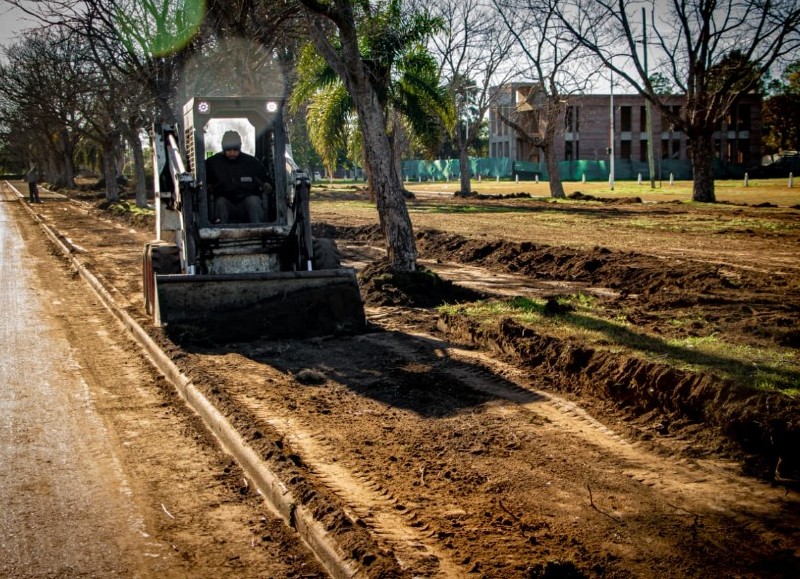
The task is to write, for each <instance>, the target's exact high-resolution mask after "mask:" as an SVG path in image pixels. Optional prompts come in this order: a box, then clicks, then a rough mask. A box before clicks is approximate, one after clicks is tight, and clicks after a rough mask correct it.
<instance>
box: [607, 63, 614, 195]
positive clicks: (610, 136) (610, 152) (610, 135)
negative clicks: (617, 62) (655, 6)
mask: <svg viewBox="0 0 800 579" xmlns="http://www.w3.org/2000/svg"><path fill="white" fill-rule="evenodd" d="M609 64H611V60H610V59H609ZM609 71H610V73H609V78H610V81H611V99H610V101H609V123H608V139H609V147H608V155H609V162H610V164H609V172H608V184H609V186H610V187H611V190H612V191H613V190H614V69H609Z"/></svg>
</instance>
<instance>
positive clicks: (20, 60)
mask: <svg viewBox="0 0 800 579" xmlns="http://www.w3.org/2000/svg"><path fill="white" fill-rule="evenodd" d="M82 50H83V48H82V47H81V46H80V45H79V44H77V43H75V42H74V41H72V40H71V39H70V38H69V36H68V35H66V34H65V33H64V32H63V31H58V30H55V29H53V30H49V31H48V30H38V31H35V32H32V33H30V34H29V35H28V36H27V37H26V38H25V39H24V40H23V41H21V42H20V43H18V44H16V45H13V46H11V47H9V48H7V49H5V57H6V58H5V62H3V63H2V65H0V93H2V95H3V96H4V107H3V110H2V111H0V115H2V119H3V121H4V124H6V125H7V126H8V127H9V128H10V129H13V130H12V131H11V132H10V135H11V137H12V138H13V139H15V143H14V144H15V145H16V146H18V147H21V148H23V149H25V150H28V151H30V156H33V157H35V158H36V160H37V161H38V163H39V166H40V167H42V168H43V170H44V172H45V177H46V179H47V180H48V181H49V182H51V183H53V184H55V185H66V186H68V187H72V186H74V176H75V168H74V164H73V163H74V155H75V148H76V146H77V144H78V141H79V138H80V128H81V126H82V124H83V122H84V117H83V116H82V115H81V113H80V103H81V102H83V101H85V100H86V99H87V95H88V93H89V87H88V86H87V85H86V84H85V69H84V68H83V66H82V64H81V62H82V57H81V51H82Z"/></svg>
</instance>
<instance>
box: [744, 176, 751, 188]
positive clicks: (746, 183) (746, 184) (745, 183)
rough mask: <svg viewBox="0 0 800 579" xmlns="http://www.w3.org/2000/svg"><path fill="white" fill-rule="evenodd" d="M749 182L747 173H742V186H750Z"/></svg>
mask: <svg viewBox="0 0 800 579" xmlns="http://www.w3.org/2000/svg"><path fill="white" fill-rule="evenodd" d="M749 182H750V176H749V175H748V174H747V173H745V174H744V186H745V187H749V186H750V183H749Z"/></svg>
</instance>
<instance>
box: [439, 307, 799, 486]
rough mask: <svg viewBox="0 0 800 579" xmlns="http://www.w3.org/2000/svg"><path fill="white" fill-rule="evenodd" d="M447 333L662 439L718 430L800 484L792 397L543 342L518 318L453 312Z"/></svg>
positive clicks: (741, 450) (754, 468)
mask: <svg viewBox="0 0 800 579" xmlns="http://www.w3.org/2000/svg"><path fill="white" fill-rule="evenodd" d="M440 326H441V327H442V328H445V329H447V330H448V331H449V332H450V333H451V334H454V335H457V336H458V337H459V338H460V339H467V340H469V341H470V342H473V343H475V344H479V345H481V346H483V347H489V348H491V349H493V350H496V351H501V352H503V353H505V354H508V355H511V356H512V357H513V358H515V359H516V361H517V362H518V363H520V364H522V365H524V366H526V367H528V368H530V369H531V371H533V372H535V373H537V374H541V375H544V376H546V377H547V381H548V382H549V383H551V384H553V385H554V386H555V387H557V388H558V389H560V390H563V391H568V392H571V393H574V394H588V395H590V396H593V397H596V398H600V399H607V400H611V401H613V402H614V403H615V404H616V405H618V406H619V407H621V408H624V409H626V410H627V412H628V413H630V414H632V415H633V416H634V417H642V416H647V418H648V419H649V420H650V421H652V422H655V423H657V424H658V428H659V429H660V430H659V433H660V434H667V433H668V432H669V433H671V434H673V433H679V432H680V431H682V430H692V429H693V427H694V426H696V425H700V424H705V425H707V426H710V427H712V428H713V429H715V430H716V431H717V432H718V433H719V435H721V436H722V438H723V440H728V441H730V442H733V443H734V446H733V447H731V448H728V451H729V452H732V453H734V454H737V455H739V458H741V459H743V460H744V462H745V464H746V466H747V468H748V470H750V471H751V473H752V474H756V475H759V476H762V477H765V478H770V479H773V478H776V477H783V478H791V479H800V402H798V401H795V400H793V399H790V398H788V397H787V396H783V395H780V394H777V393H767V392H753V391H747V392H745V391H743V390H742V389H740V388H738V387H737V386H736V385H734V384H732V383H730V382H727V381H721V380H720V379H718V378H716V377H714V376H711V375H709V374H705V373H697V372H685V371H682V370H678V369H675V368H672V367H669V366H667V365H665V364H658V363H653V362H649V361H646V360H642V359H639V358H636V357H633V356H625V355H621V354H619V353H618V352H609V351H602V350H598V349H595V348H592V347H590V346H586V345H581V344H576V343H572V342H569V341H565V340H562V339H559V338H556V337H553V336H546V335H542V334H539V333H537V332H536V331H535V330H534V329H532V328H530V327H528V326H523V325H521V324H519V323H517V322H514V321H512V320H510V319H504V320H501V321H500V322H499V323H498V324H497V325H496V326H494V327H488V328H487V327H486V326H478V325H477V324H476V323H475V322H472V321H470V320H467V319H465V318H463V317H462V316H459V315H458V314H455V315H452V314H446V313H445V314H442V323H441V324H440ZM694 434H695V435H697V434H698V433H694ZM711 445H712V446H713V442H712V443H711ZM715 450H716V449H715ZM695 452H696V451H695Z"/></svg>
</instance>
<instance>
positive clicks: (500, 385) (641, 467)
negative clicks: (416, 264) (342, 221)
mask: <svg viewBox="0 0 800 579" xmlns="http://www.w3.org/2000/svg"><path fill="white" fill-rule="evenodd" d="M365 339H366V340H368V341H370V342H371V343H372V344H373V345H374V346H375V347H381V348H385V349H389V350H391V351H392V352H394V353H395V354H397V355H399V356H404V357H406V358H409V359H417V360H419V359H420V358H421V357H423V356H425V355H426V352H430V351H431V349H432V347H433V350H434V351H435V352H436V353H437V355H438V356H439V358H440V360H441V361H442V362H443V363H444V367H442V366H439V367H437V371H439V372H443V373H447V374H449V375H451V376H452V377H454V378H455V379H456V380H458V381H460V382H462V383H463V384H465V385H467V386H468V387H470V388H472V389H474V390H477V391H479V392H483V393H485V394H487V395H489V396H491V397H493V398H495V397H496V398H501V399H503V400H507V401H509V402H512V403H514V404H515V406H514V408H513V409H509V408H508V407H507V406H503V407H500V406H495V407H493V408H491V410H490V411H491V412H499V413H503V414H504V415H505V416H507V417H508V419H509V420H514V417H513V414H515V413H520V412H528V413H532V414H536V415H538V416H540V417H542V418H544V419H546V420H547V421H549V422H550V424H552V425H553V427H554V428H555V429H557V430H559V431H561V432H563V433H564V434H565V435H568V436H571V437H577V438H581V439H583V440H584V441H585V443H586V444H588V445H592V446H595V447H597V448H598V449H599V450H600V451H601V452H602V453H603V454H605V455H607V456H610V457H613V464H612V465H610V467H609V468H608V471H609V472H611V471H613V470H614V468H617V467H619V468H621V472H622V473H623V474H624V475H625V476H628V477H629V478H631V479H633V480H636V481H638V482H640V483H642V484H643V485H646V486H648V487H651V488H653V489H654V490H658V491H660V492H662V493H664V494H666V495H669V496H670V497H671V499H670V500H671V501H672V502H674V503H676V504H679V505H682V506H675V509H676V510H682V511H685V512H687V513H694V512H695V511H699V510H701V509H705V508H711V509H713V510H716V511H717V512H719V513H720V514H723V515H725V516H730V517H733V518H734V519H735V520H737V521H739V522H740V523H742V524H745V525H748V526H751V527H752V526H757V527H759V532H760V533H762V534H764V535H765V536H770V537H772V538H775V539H777V538H778V535H777V534H775V533H773V528H772V525H771V524H769V523H770V522H774V521H775V520H777V519H778V518H781V519H782V524H784V525H787V526H790V527H798V526H800V516H798V513H800V509H798V507H800V502H798V501H797V500H792V499H790V498H787V495H786V493H785V491H783V490H782V489H779V488H775V487H771V486H769V485H767V484H764V483H760V482H758V481H754V480H752V479H746V478H744V477H740V476H737V475H736V474H734V473H732V472H731V471H730V468H735V465H734V464H728V465H726V464H725V463H724V462H723V461H722V460H701V459H690V458H676V457H674V456H660V455H659V454H657V453H654V452H653V448H645V445H643V444H641V443H638V442H629V441H628V440H626V439H625V437H623V436H622V435H620V434H619V433H617V432H615V431H614V430H612V429H610V428H608V427H607V426H605V425H604V424H603V423H601V422H600V421H598V420H597V419H595V418H594V417H592V416H591V415H590V414H589V413H588V412H587V411H586V410H584V409H583V408H581V407H580V406H579V405H577V404H575V403H574V402H571V401H569V400H566V399H564V398H562V397H560V396H558V395H555V394H552V393H550V392H545V391H542V390H539V389H536V388H535V387H533V386H532V385H531V384H530V381H529V380H528V379H526V377H525V375H524V373H523V372H522V371H521V370H520V369H518V368H516V367H514V366H512V365H510V364H506V363H504V362H503V361H501V360H498V359H497V358H495V357H490V356H487V355H486V354H484V353H482V352H480V351H475V350H468V349H466V348H461V347H458V346H455V345H452V344H448V343H445V342H442V340H441V339H439V338H436V337H434V336H431V335H428V334H421V333H408V334H406V335H402V334H399V333H389V334H388V335H387V334H372V335H369V336H366V337H365ZM452 362H455V364H453V363H452ZM459 362H467V363H468V365H460V364H459ZM475 364H478V365H479V366H480V367H482V368H485V369H486V372H477V371H475V370H474V365H475ZM514 424H515V425H520V426H521V427H523V428H525V427H526V426H525V421H524V420H514ZM527 428H532V427H530V426H528V427H527ZM537 428H538V427H537ZM650 446H651V447H652V445H650ZM784 501H786V502H785V504H784V508H783V509H777V508H776V507H777V505H780V504H782V503H784ZM765 521H766V524H765Z"/></svg>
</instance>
